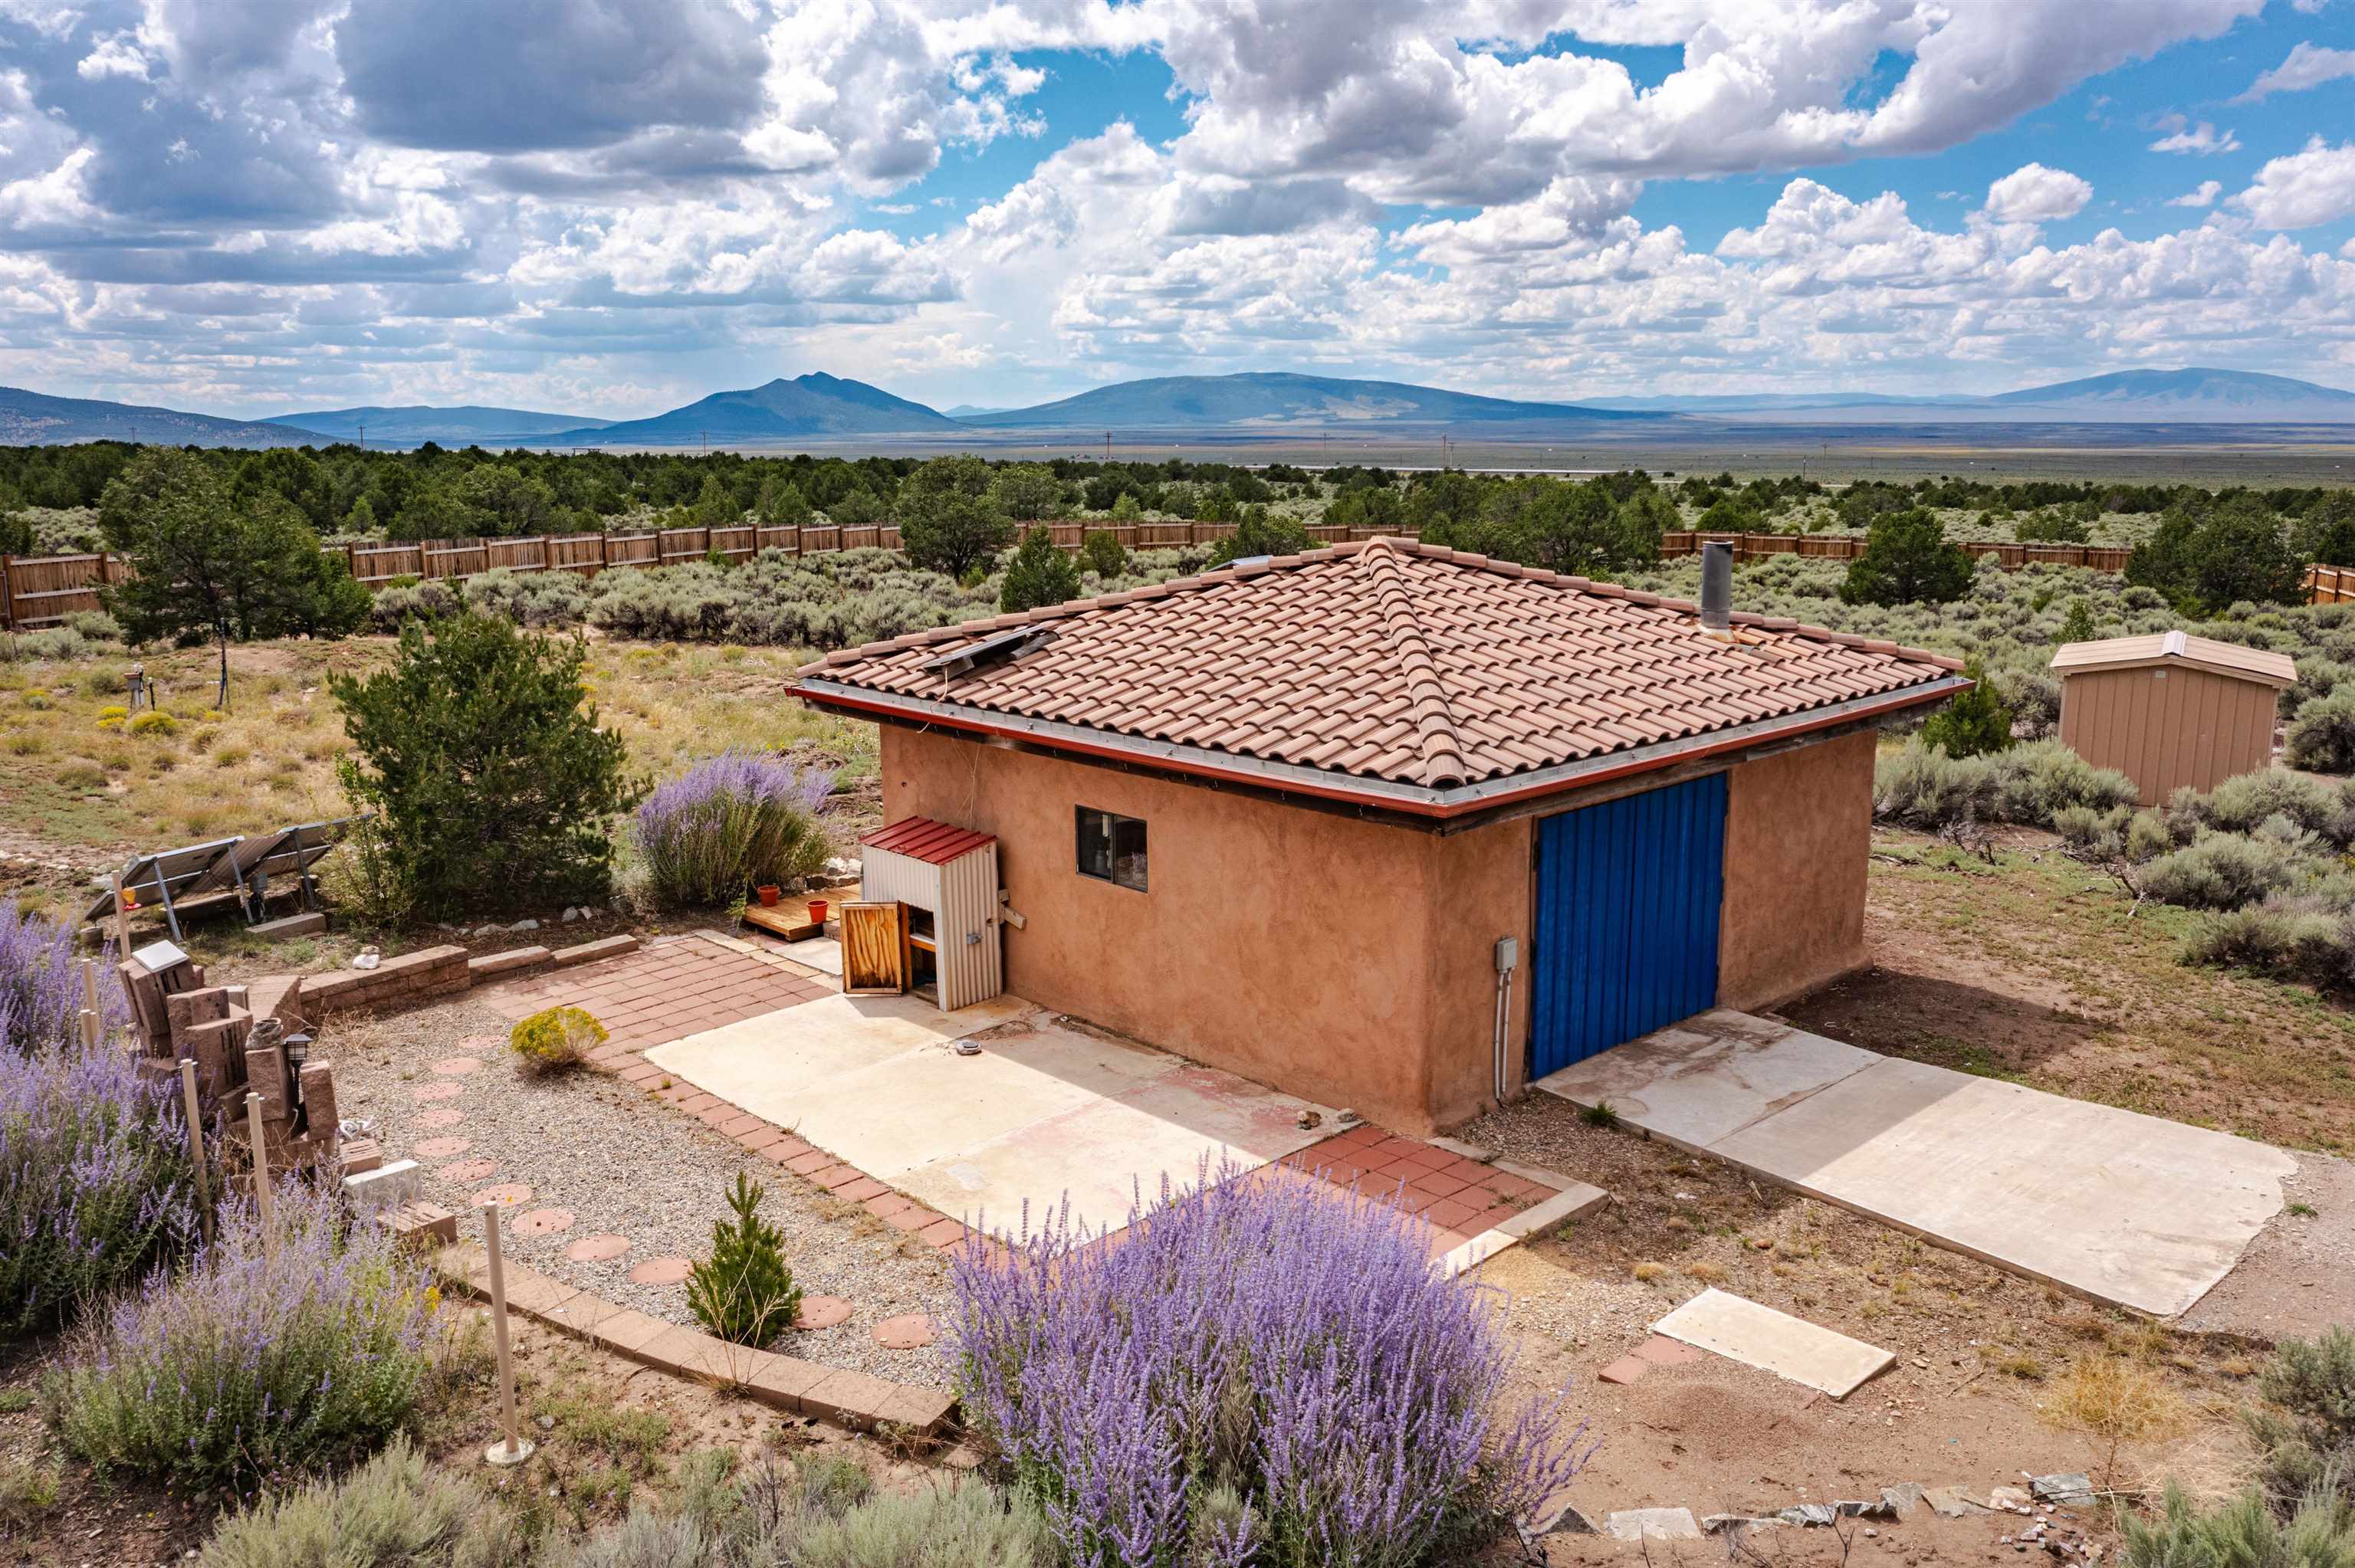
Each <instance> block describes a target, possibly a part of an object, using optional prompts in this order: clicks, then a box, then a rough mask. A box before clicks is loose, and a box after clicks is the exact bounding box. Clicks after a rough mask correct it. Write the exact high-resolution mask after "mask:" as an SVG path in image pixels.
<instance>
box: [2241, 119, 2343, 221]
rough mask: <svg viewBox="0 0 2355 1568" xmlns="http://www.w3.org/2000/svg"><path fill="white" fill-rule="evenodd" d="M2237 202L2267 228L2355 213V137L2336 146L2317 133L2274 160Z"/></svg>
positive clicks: (2252, 219) (2258, 174) (2332, 218)
mask: <svg viewBox="0 0 2355 1568" xmlns="http://www.w3.org/2000/svg"><path fill="white" fill-rule="evenodd" d="M2232 206H2233V207H2238V208H2240V209H2241V210H2242V211H2243V212H2245V213H2247V214H2248V215H2249V217H2250V220H2251V221H2252V222H2254V223H2255V224H2256V225H2257V226H2258V227H2259V228H2312V227H2314V226H2315V225H2316V224H2318V223H2331V222H2335V221H2337V220H2338V219H2339V218H2342V217H2347V216H2348V215H2349V214H2350V213H2355V142H2348V143H2341V144H2340V145H2339V146H2336V147H2334V146H2332V145H2330V144H2329V143H2327V142H2325V141H2324V140H2323V139H2322V138H2321V137H2319V136H2317V137H2315V138H2314V139H2313V140H2311V141H2309V142H2308V143H2307V144H2306V147H2305V150H2304V151H2302V152H2297V153H2293V154H2290V155H2289V156H2287V157H2286V158H2275V159H2272V160H2270V161H2269V162H2267V163H2266V164H2265V166H2264V168H2262V169H2259V170H2258V171H2257V178H2256V183H2255V184H2254V185H2251V186H2250V187H2249V188H2248V189H2247V190H2244V191H2243V192H2242V193H2241V194H2240V195H2238V196H2234V197H2232Z"/></svg>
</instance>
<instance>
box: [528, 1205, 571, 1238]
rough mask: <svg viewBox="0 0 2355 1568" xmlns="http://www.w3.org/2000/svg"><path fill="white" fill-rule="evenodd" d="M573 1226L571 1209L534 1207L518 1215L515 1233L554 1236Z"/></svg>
mask: <svg viewBox="0 0 2355 1568" xmlns="http://www.w3.org/2000/svg"><path fill="white" fill-rule="evenodd" d="M571 1228H572V1211H571V1210H570V1209H534V1210H532V1211H531V1212H530V1213H523V1214H517V1216H516V1223H515V1234H517V1235H519V1236H552V1235H554V1234H557V1233H558V1232H559V1231H569V1230H570V1229H571Z"/></svg>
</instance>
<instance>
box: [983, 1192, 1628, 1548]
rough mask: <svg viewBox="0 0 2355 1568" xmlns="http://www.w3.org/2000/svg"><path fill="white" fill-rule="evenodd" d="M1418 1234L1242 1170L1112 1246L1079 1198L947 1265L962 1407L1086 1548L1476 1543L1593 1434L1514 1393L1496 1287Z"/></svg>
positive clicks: (1063, 1538) (1167, 1199)
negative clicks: (1457, 1268)
mask: <svg viewBox="0 0 2355 1568" xmlns="http://www.w3.org/2000/svg"><path fill="white" fill-rule="evenodd" d="M1026 1229H1027V1226H1026ZM1427 1236H1428V1231H1427V1229H1426V1228H1425V1227H1424V1226H1423V1224H1422V1223H1421V1222H1420V1221H1417V1220H1414V1219H1412V1218H1409V1217H1407V1216H1405V1215H1402V1214H1400V1213H1397V1212H1396V1211H1395V1210H1393V1209H1391V1208H1390V1207H1388V1206H1385V1205H1383V1204H1380V1203H1376V1202H1369V1201H1367V1200H1365V1199H1362V1198H1360V1197H1359V1196H1357V1195H1356V1194H1353V1193H1346V1192H1341V1191H1339V1190H1338V1189H1337V1188H1335V1187H1333V1186H1331V1185H1330V1184H1329V1183H1327V1182H1324V1181H1316V1180H1310V1179H1307V1178H1303V1177H1299V1176H1296V1175H1294V1174H1291V1173H1288V1172H1274V1171H1262V1172H1257V1173H1252V1174H1250V1175H1246V1174H1244V1173H1243V1172H1241V1171H1240V1170H1239V1169H1237V1168H1234V1167H1231V1166H1230V1167H1224V1168H1221V1169H1220V1170H1218V1171H1204V1172H1203V1180H1202V1181H1201V1182H1200V1183H1199V1185H1198V1186H1196V1187H1194V1188H1192V1189H1190V1190H1188V1191H1186V1192H1182V1193H1177V1192H1171V1191H1170V1190H1169V1188H1168V1186H1167V1182H1166V1181H1165V1183H1164V1187H1163V1191H1162V1192H1161V1194H1160V1197H1159V1199H1158V1200H1157V1201H1156V1202H1154V1203H1153V1204H1152V1205H1151V1206H1150V1207H1147V1208H1141V1209H1140V1210H1139V1212H1137V1213H1134V1214H1132V1216H1131V1218H1130V1223H1129V1225H1128V1229H1127V1232H1126V1234H1124V1235H1123V1236H1122V1237H1120V1238H1119V1239H1118V1241H1117V1242H1116V1243H1114V1244H1110V1245H1105V1244H1103V1243H1101V1242H1100V1241H1099V1239H1098V1238H1094V1237H1092V1236H1090V1235H1089V1234H1087V1233H1086V1232H1085V1231H1084V1230H1083V1229H1080V1228H1076V1227H1074V1226H1073V1225H1072V1224H1071V1219H1070V1216H1069V1213H1068V1209H1066V1210H1065V1211H1064V1212H1063V1213H1058V1214H1055V1215H1053V1216H1050V1219H1049V1221H1048V1223H1047V1224H1046V1226H1045V1227H1044V1229H1043V1230H1041V1231H1040V1232H1039V1233H1038V1234H1027V1235H1025V1236H1022V1237H1020V1238H1007V1245H1003V1246H997V1247H983V1248H970V1249H966V1250H965V1251H964V1253H963V1254H962V1255H960V1256H959V1258H958V1259H957V1261H956V1264H955V1266H954V1293H955V1309H954V1329H953V1331H952V1334H951V1335H950V1338H949V1340H948V1353H949V1355H950V1357H951V1360H952V1361H953V1364H954V1369H955V1374H956V1378H957V1382H958V1384H959V1390H960V1393H961V1394H962V1396H963V1399H964V1410H965V1413H966V1415H967V1418H968V1419H969V1420H971V1421H972V1422H973V1423H974V1424H975V1425H976V1426H977V1427H978V1429H979V1430H980V1431H981V1432H982V1433H983V1434H984V1435H985V1436H986V1437H987V1438H988V1439H989V1440H990V1441H991V1442H993V1443H994V1444H995V1446H996V1448H997V1449H998V1451H999V1453H1000V1455H1001V1456H1002V1457H1003V1458H1004V1460H1005V1461H1006V1463H1007V1466H1008V1467H1009V1468H1010V1470H1011V1472H1012V1475H1013V1477H1014V1479H1015V1482H1016V1484H1017V1486H1018V1488H1019V1489H1020V1490H1021V1491H1022V1492H1024V1493H1025V1494H1027V1495H1028V1497H1029V1498H1030V1499H1033V1500H1034V1501H1035V1502H1036V1503H1037V1504H1038V1506H1039V1508H1040V1510H1042V1512H1043V1513H1044V1514H1045V1516H1046V1518H1047V1520H1049V1522H1050V1526H1051V1527H1052V1528H1053V1530H1054V1531H1055V1532H1056V1535H1057V1537H1058V1539H1059V1541H1060V1544H1061V1546H1062V1549H1063V1550H1064V1551H1065V1552H1067V1553H1068V1554H1069V1556H1070V1559H1071V1562H1072V1563H1075V1564H1077V1565H1079V1568H1195V1565H1196V1564H1219V1565H1223V1568H1243V1565H1245V1564H1252V1565H1255V1568H1311V1565H1319V1568H1321V1565H1324V1564H1348V1565H1352V1568H1413V1565H1416V1564H1423V1563H1441V1562H1456V1561H1461V1560H1463V1557H1464V1556H1465V1554H1466V1553H1468V1552H1471V1551H1472V1550H1473V1549H1474V1548H1475V1547H1476V1545H1477V1544H1478V1543H1479V1542H1484V1541H1487V1540H1488V1539H1489V1538H1491V1537H1493V1536H1494V1535H1496V1534H1497V1532H1498V1531H1501V1530H1502V1529H1503V1528H1504V1527H1505V1526H1506V1525H1507V1524H1508V1522H1510V1521H1511V1520H1517V1519H1524V1518H1527V1517H1529V1516H1532V1515H1534V1514H1535V1513H1536V1512H1537V1511H1538V1510H1539V1509H1540V1506H1541V1505H1542V1504H1543V1503H1544V1501H1545V1500H1546V1499H1547V1498H1549V1497H1550V1496H1551V1495H1552V1494H1554V1493H1555V1492H1557V1491H1559V1490H1560V1489H1561V1487H1562V1486H1563V1485H1564V1484H1565V1483H1566V1482H1567V1481H1568V1480H1569V1479H1570V1478H1572V1476H1573V1475H1575V1474H1576V1473H1577V1472H1578V1470H1579V1469H1580V1467H1582V1465H1583V1463H1584V1462H1585V1459H1586V1457H1587V1456H1588V1454H1589V1453H1591V1451H1592V1450H1591V1449H1590V1448H1587V1447H1585V1446H1583V1444H1582V1435H1583V1432H1584V1428H1583V1426H1582V1425H1581V1426H1577V1427H1574V1428H1573V1427H1572V1426H1571V1425H1569V1423H1568V1421H1567V1419H1566V1417H1565V1415H1564V1413H1563V1409H1562V1404H1561V1399H1560V1398H1559V1397H1557V1398H1555V1399H1552V1400H1535V1401H1531V1402H1529V1403H1526V1404H1522V1405H1520V1406H1519V1407H1518V1409H1512V1410H1507V1409H1504V1408H1501V1407H1500V1406H1499V1404H1498V1391H1499V1390H1500V1389H1502V1388H1503V1387H1504V1386H1505V1383H1506V1379H1507V1374H1508V1372H1509V1371H1510V1363H1511V1355H1510V1352H1509V1351H1508V1349H1507V1347H1506V1343H1505V1340H1504V1339H1503V1336H1502V1335H1501V1333H1500V1332H1499V1330H1498V1327H1497V1322H1496V1320H1495V1319H1494V1317H1493V1315H1492V1313H1493V1298H1492V1297H1491V1296H1490V1295H1489V1294H1488V1293H1487V1292H1486V1291H1484V1290H1483V1289H1482V1288H1481V1287H1479V1286H1478V1285H1477V1284H1476V1282H1474V1281H1472V1280H1469V1279H1464V1278H1458V1279H1449V1278H1446V1277H1443V1275H1442V1274H1441V1273H1440V1271H1439V1270H1438V1268H1437V1267H1436V1266H1434V1265H1433V1262H1432V1259H1431V1255H1430V1253H1429V1250H1428V1248H1427V1245H1426V1239H1427ZM1092 1243H1095V1244H1096V1245H1091V1244H1092ZM1238 1499H1240V1502H1239V1504H1238Z"/></svg>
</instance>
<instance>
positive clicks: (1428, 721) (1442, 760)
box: [1361, 549, 1468, 788]
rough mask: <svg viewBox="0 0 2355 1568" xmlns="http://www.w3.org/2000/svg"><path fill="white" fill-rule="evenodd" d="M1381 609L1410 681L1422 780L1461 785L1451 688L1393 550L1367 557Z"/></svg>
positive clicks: (1460, 743) (1460, 746) (1463, 773)
mask: <svg viewBox="0 0 2355 1568" xmlns="http://www.w3.org/2000/svg"><path fill="white" fill-rule="evenodd" d="M1361 565H1362V566H1363V567H1364V569H1365V571H1366V574H1367V575H1368V577H1369V578H1370V579H1371V580H1372V582H1373V585H1374V592H1375V595H1376V597H1377V599H1378V600H1379V602H1380V606H1381V609H1382V626H1383V630H1384V631H1386V632H1387V633H1388V634H1389V636H1390V640H1391V647H1392V648H1393V649H1394V650H1395V651H1396V652H1397V653H1398V659H1399V666H1400V669H1401V673H1404V675H1405V676H1406V680H1407V696H1408V699H1409V702H1410V705H1411V711H1412V713H1413V715H1414V725H1415V730H1416V734H1417V738H1418V740H1419V741H1420V743H1421V749H1422V753H1423V783H1425V784H1428V785H1431V786H1433V788H1445V787H1446V786H1449V785H1453V784H1461V783H1463V782H1464V781H1465V779H1466V778H1467V777H1468V772H1467V769H1468V764H1467V762H1466V760H1465V755H1464V740H1463V737H1462V736H1459V735H1457V734H1456V732H1455V714H1454V712H1453V711H1451V710H1450V709H1449V707H1448V705H1447V688H1446V685H1445V684H1444V683H1443V682H1442V681H1441V680H1440V676H1439V662H1438V661H1437V660H1435V659H1433V657H1432V655H1431V647H1430V645H1429V644H1428V643H1426V642H1425V641H1423V629H1422V627H1421V626H1420V625H1418V624H1417V623H1416V620H1415V613H1414V596H1413V595H1412V593H1410V592H1409V591H1408V590H1407V582H1406V570H1405V567H1404V565H1403V564H1402V563H1401V561H1400V559H1399V557H1398V555H1397V553H1396V552H1395V551H1393V550H1389V549H1384V550H1379V551H1372V550H1369V551H1368V552H1367V553H1366V555H1365V556H1364V557H1363V559H1362V562H1361Z"/></svg>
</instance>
